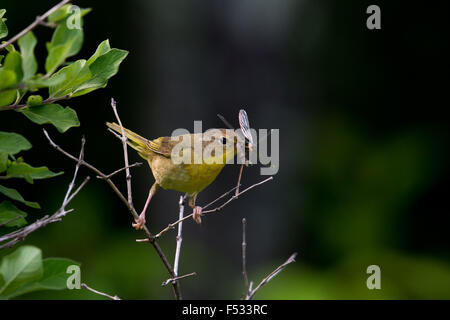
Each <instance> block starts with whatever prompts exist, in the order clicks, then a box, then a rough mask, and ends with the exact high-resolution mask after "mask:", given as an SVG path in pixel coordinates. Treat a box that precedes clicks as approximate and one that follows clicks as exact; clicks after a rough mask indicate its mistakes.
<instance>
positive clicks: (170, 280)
mask: <svg viewBox="0 0 450 320" xmlns="http://www.w3.org/2000/svg"><path fill="white" fill-rule="evenodd" d="M196 275H197V273H196V272H191V273H188V274H184V275H182V276H179V277H175V278H170V279H167V280H166V281H164V282H163V283H161V287H164V286H167V285H168V284H169V283H171V282H172V283H173V282H174V281H177V280H179V279H183V278H187V277H191V276H196Z"/></svg>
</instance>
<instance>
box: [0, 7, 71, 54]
mask: <svg viewBox="0 0 450 320" xmlns="http://www.w3.org/2000/svg"><path fill="white" fill-rule="evenodd" d="M68 2H70V0H63V1H61V2H60V3H58V4H57V5H55V6H54V7H53V8H51V9H50V10H48V11H47V12H46V13H44V14H43V15H42V16H37V17H36V20H34V22H33V23H32V24H30V25H29V26H28V27H26V28H25V29H23V30H22V31H21V32H19V33H18V34H16V35H15V36H14V37H12V38H11V39H9V40H8V41H6V42H5V43H3V44H2V45H0V50H2V49H4V48H6V47H7V46H9V45H10V44H11V43H14V42H15V41H17V40H19V39H20V38H22V37H23V36H24V35H26V34H27V32H28V31H31V30H33V29H34V28H35V27H36V26H38V25H39V24H41V23H42V22H43V21H44V20H45V19H47V17H48V16H49V15H51V14H52V13H53V12H55V11H56V10H58V9H59V8H61V7H62V6H63V5H65V4H67V3H68Z"/></svg>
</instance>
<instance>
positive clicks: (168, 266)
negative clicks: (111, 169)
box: [43, 129, 179, 299]
mask: <svg viewBox="0 0 450 320" xmlns="http://www.w3.org/2000/svg"><path fill="white" fill-rule="evenodd" d="M43 132H44V135H45V137H46V138H47V140H48V141H49V143H50V145H51V146H52V147H53V148H55V149H56V150H58V151H59V152H60V153H62V154H63V155H64V156H66V157H67V158H69V159H72V160H73V161H77V162H78V159H77V158H76V157H74V156H73V155H71V154H70V153H68V152H67V151H65V150H64V149H62V148H61V147H60V146H58V145H57V144H56V143H55V142H54V141H53V140H52V139H51V138H50V136H49V134H48V133H47V131H46V130H45V129H43ZM80 164H81V165H82V166H85V167H87V168H88V169H90V170H92V171H93V172H94V173H95V174H96V175H98V176H100V177H104V178H105V179H104V180H105V181H106V183H107V184H108V185H109V186H110V187H111V189H113V191H114V192H115V193H116V195H117V196H118V197H119V199H120V200H121V201H122V202H123V203H124V204H125V206H127V208H128V210H129V211H130V213H131V214H132V215H133V218H134V219H135V220H136V219H138V217H139V215H138V213H137V212H136V210H135V209H134V207H131V206H130V205H129V203H128V200H127V198H125V197H124V195H123V194H122V192H120V190H119V189H118V188H117V186H116V185H115V184H114V182H113V181H112V180H111V179H110V178H107V177H106V176H107V175H106V174H104V173H103V172H102V171H100V170H99V169H97V168H96V167H94V166H93V165H91V164H89V163H88V162H86V161H85V160H82V161H80ZM143 231H144V233H145V236H146V238H147V239H148V242H149V243H150V244H151V245H152V246H153V248H154V249H155V251H156V253H157V254H158V256H159V258H160V259H161V261H162V263H163V265H164V267H165V268H166V270H167V272H168V273H169V275H170V277H171V278H174V277H175V274H174V273H173V268H172V265H171V264H170V262H169V260H168V259H167V257H166V256H165V254H164V252H163V251H162V249H161V247H160V246H159V243H158V242H157V241H156V237H155V236H154V235H153V234H152V233H151V232H150V231H149V230H148V228H147V227H145V226H144V228H143ZM178 288H179V286H178V285H177V284H176V283H175V284H174V285H173V291H174V295H175V298H176V299H178V297H179V289H178Z"/></svg>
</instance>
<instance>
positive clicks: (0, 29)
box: [0, 9, 8, 39]
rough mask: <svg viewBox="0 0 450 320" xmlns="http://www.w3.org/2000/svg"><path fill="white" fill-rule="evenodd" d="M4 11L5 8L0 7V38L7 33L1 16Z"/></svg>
mask: <svg viewBox="0 0 450 320" xmlns="http://www.w3.org/2000/svg"><path fill="white" fill-rule="evenodd" d="M5 13H6V10H5V9H0V39H3V38H4V37H6V36H7V35H8V28H7V27H6V24H5V21H6V19H4V18H3V16H4V15H5Z"/></svg>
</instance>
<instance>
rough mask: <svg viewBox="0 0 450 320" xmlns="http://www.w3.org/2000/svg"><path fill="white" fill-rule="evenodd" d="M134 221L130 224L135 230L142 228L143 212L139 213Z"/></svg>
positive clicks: (143, 221)
mask: <svg viewBox="0 0 450 320" xmlns="http://www.w3.org/2000/svg"><path fill="white" fill-rule="evenodd" d="M135 222H136V223H132V224H131V225H132V226H133V228H135V229H136V230H141V229H144V226H145V214H144V215H143V214H141V215H140V216H139V218H138V219H136V220H135Z"/></svg>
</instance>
